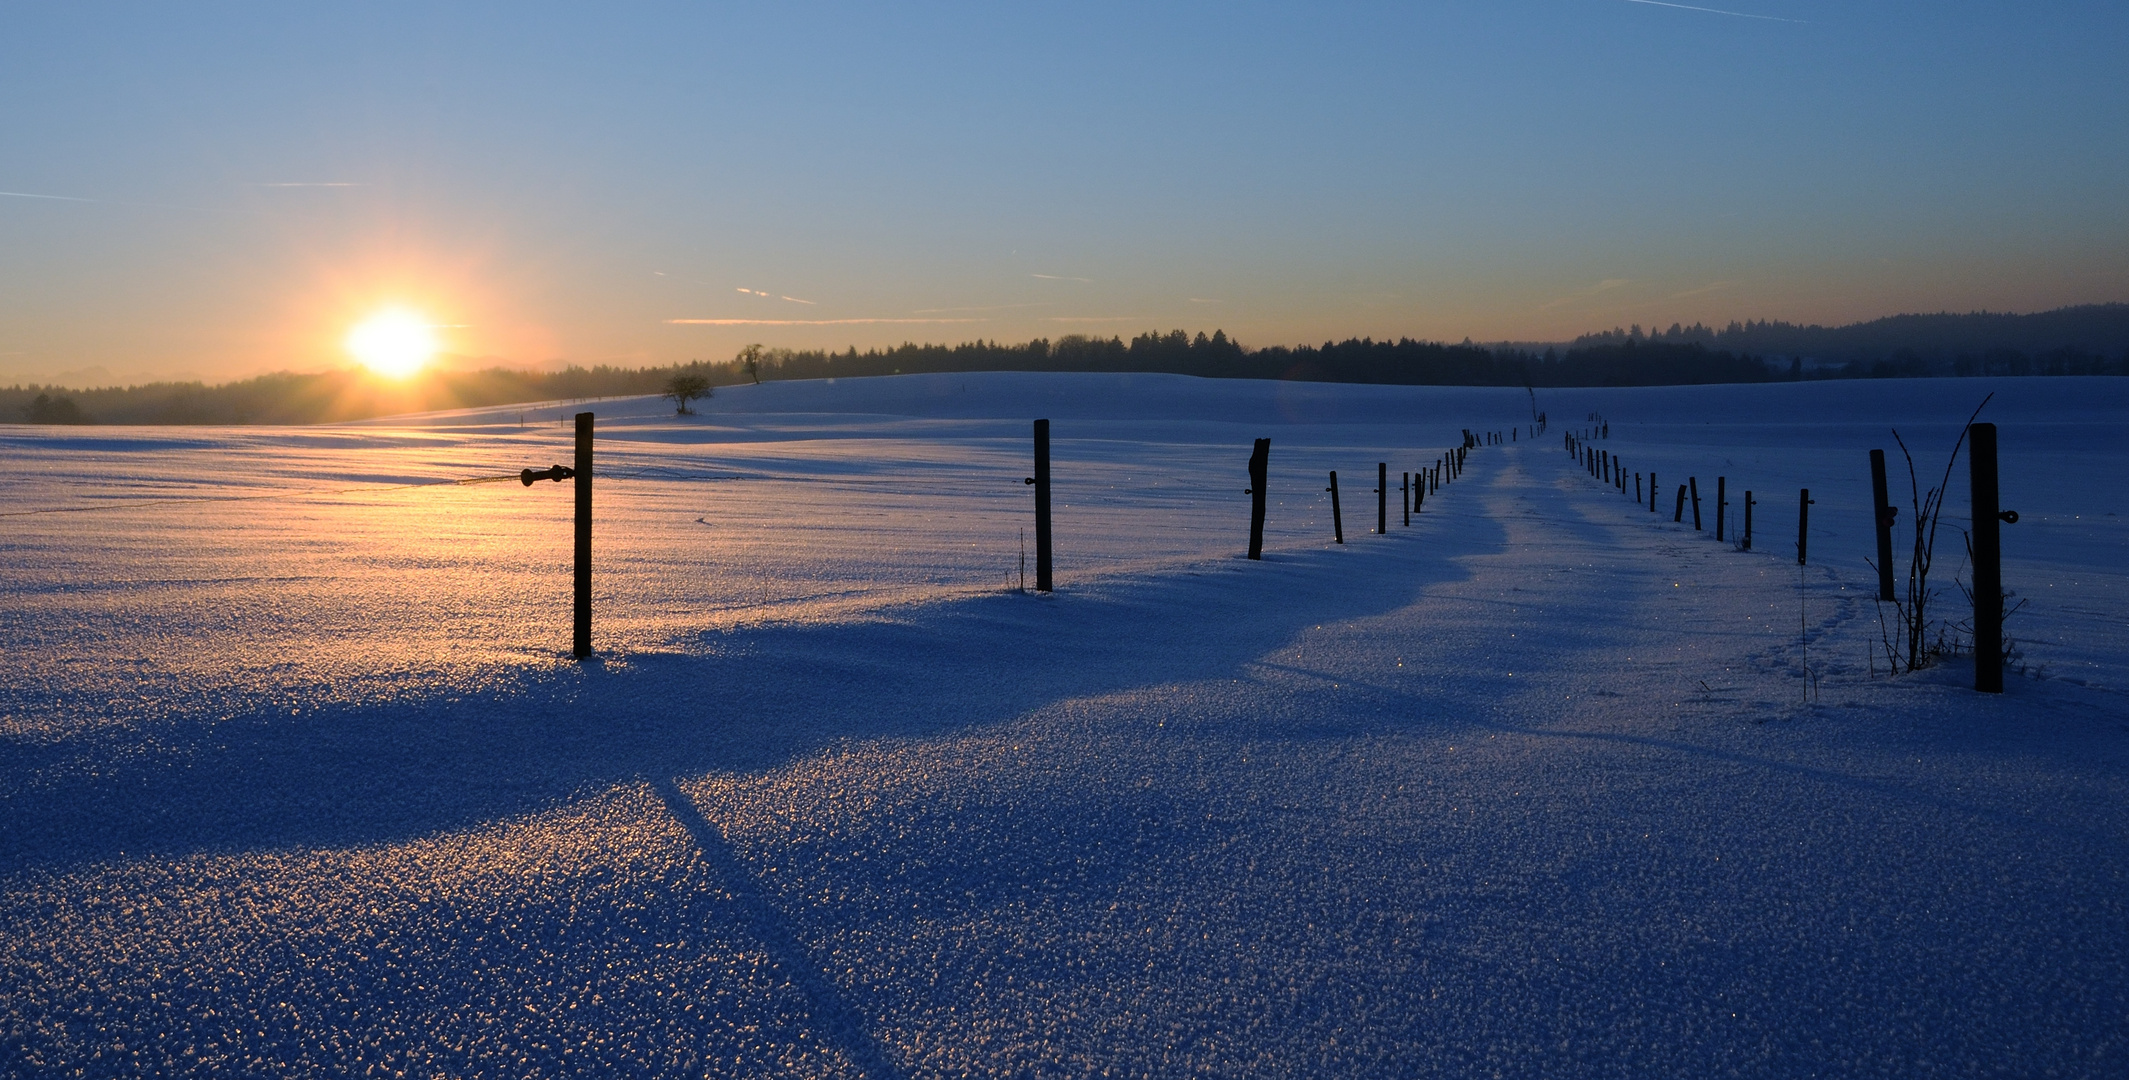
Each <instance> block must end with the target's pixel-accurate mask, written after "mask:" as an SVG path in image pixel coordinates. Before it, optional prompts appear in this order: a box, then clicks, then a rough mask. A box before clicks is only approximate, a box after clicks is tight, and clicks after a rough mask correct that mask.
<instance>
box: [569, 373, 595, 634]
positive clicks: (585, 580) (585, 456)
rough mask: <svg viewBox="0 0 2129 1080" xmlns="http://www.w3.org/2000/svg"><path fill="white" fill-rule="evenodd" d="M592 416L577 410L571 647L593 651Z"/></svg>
mask: <svg viewBox="0 0 2129 1080" xmlns="http://www.w3.org/2000/svg"><path fill="white" fill-rule="evenodd" d="M591 416H592V414H590V413H588V412H580V413H578V414H577V466H576V473H577V476H576V480H577V536H576V541H577V542H576V549H577V569H576V603H575V605H574V607H575V612H574V614H575V616H576V617H575V619H574V622H575V626H574V630H575V632H574V634H572V635H571V637H572V640H571V642H570V651H571V652H572V653H574V654H575V655H576V656H577V658H578V659H580V660H581V659H583V658H584V657H587V656H590V655H591Z"/></svg>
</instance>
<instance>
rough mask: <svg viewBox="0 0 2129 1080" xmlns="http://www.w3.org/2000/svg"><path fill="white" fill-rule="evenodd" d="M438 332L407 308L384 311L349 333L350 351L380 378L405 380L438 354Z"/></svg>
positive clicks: (425, 320)
mask: <svg viewBox="0 0 2129 1080" xmlns="http://www.w3.org/2000/svg"><path fill="white" fill-rule="evenodd" d="M436 348H437V343H436V331H435V329H434V328H433V327H432V326H431V325H430V323H429V321H428V320H427V319H424V318H422V317H421V316H420V315H418V314H416V313H414V312H411V311H407V310H405V309H403V308H392V309H389V310H386V311H380V312H378V313H377V314H375V315H372V316H370V317H369V318H367V319H364V320H363V321H362V322H360V323H357V324H356V325H355V328H354V329H352V330H349V331H348V332H347V351H348V352H350V353H353V354H354V356H355V359H357V360H360V361H362V366H364V367H366V368H369V369H370V370H371V371H374V372H376V373H377V374H379V375H388V376H391V377H392V378H395V379H397V378H405V377H406V376H408V375H412V374H414V373H415V372H417V371H420V370H421V368H422V365H424V364H427V363H428V362H429V358H430V357H432V356H434V355H436Z"/></svg>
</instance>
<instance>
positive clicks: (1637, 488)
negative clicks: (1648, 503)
mask: <svg viewBox="0 0 2129 1080" xmlns="http://www.w3.org/2000/svg"><path fill="white" fill-rule="evenodd" d="M1634 501H1635V502H1636V503H1639V502H1640V501H1641V474H1640V473H1635V474H1634Z"/></svg>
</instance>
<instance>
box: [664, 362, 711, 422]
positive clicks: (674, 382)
mask: <svg viewBox="0 0 2129 1080" xmlns="http://www.w3.org/2000/svg"><path fill="white" fill-rule="evenodd" d="M662 396H664V397H667V398H670V399H672V401H673V403H674V404H677V405H679V406H680V410H679V412H680V415H681V416H692V415H694V410H693V409H690V408H688V407H687V403H688V402H689V401H691V400H693V399H695V398H706V397H709V396H710V380H708V379H705V378H703V377H702V376H700V375H697V374H695V373H693V372H682V373H681V374H678V375H675V376H673V377H672V378H670V379H667V380H666V381H665V393H664V394H663V395H662Z"/></svg>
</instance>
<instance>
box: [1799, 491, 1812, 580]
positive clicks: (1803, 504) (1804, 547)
mask: <svg viewBox="0 0 2129 1080" xmlns="http://www.w3.org/2000/svg"><path fill="white" fill-rule="evenodd" d="M1810 547H1811V489H1810V488H1804V489H1803V490H1801V491H1799V492H1797V493H1796V565H1798V566H1803V565H1805V563H1806V561H1807V555H1808V554H1809V551H1810Z"/></svg>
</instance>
